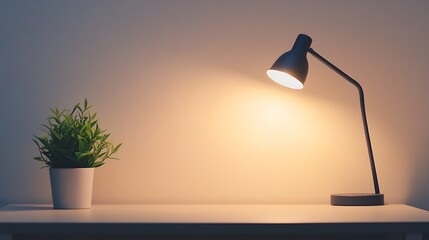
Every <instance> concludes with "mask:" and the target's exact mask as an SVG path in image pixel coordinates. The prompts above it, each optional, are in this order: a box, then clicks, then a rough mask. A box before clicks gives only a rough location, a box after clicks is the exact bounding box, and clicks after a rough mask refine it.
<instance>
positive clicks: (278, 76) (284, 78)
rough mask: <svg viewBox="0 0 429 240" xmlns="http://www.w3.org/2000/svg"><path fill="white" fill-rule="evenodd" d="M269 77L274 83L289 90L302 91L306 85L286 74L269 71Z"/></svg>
mask: <svg viewBox="0 0 429 240" xmlns="http://www.w3.org/2000/svg"><path fill="white" fill-rule="evenodd" d="M267 75H268V76H269V77H270V78H271V80H273V81H274V82H276V83H278V84H280V85H282V86H285V87H288V88H293V89H302V88H303V87H304V85H303V84H302V83H301V82H300V81H299V80H298V79H296V78H294V77H292V76H291V75H289V74H287V73H285V72H281V71H277V70H272V69H269V70H268V71H267Z"/></svg>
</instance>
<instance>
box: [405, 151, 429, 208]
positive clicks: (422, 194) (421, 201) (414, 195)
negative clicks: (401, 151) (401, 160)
mask: <svg viewBox="0 0 429 240" xmlns="http://www.w3.org/2000/svg"><path fill="white" fill-rule="evenodd" d="M428 158H429V150H428V149H427V148H426V149H424V151H422V152H421V153H420V154H418V156H417V159H416V160H415V171H414V175H413V179H412V181H411V184H412V185H410V187H409V189H410V192H409V193H408V199H407V202H406V203H407V204H410V205H411V206H415V207H418V208H422V209H425V210H428V211H429V186H428V169H429V159H428Z"/></svg>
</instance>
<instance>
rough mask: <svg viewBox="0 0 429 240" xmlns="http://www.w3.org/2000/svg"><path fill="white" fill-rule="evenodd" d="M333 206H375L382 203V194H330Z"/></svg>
mask: <svg viewBox="0 0 429 240" xmlns="http://www.w3.org/2000/svg"><path fill="white" fill-rule="evenodd" d="M331 205H334V206H375V205H384V194H381V193H380V194H375V193H341V194H332V195H331Z"/></svg>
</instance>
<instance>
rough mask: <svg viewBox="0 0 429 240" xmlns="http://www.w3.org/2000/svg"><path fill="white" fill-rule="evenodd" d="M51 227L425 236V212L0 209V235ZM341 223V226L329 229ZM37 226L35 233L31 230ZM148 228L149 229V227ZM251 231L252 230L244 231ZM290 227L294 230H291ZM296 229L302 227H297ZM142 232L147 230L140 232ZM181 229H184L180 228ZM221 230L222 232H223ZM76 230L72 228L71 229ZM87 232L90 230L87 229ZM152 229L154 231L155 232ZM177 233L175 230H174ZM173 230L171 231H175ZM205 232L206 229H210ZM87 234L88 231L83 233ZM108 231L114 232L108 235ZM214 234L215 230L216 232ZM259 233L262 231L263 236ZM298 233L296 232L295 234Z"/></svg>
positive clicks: (394, 208)
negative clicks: (416, 233)
mask: <svg viewBox="0 0 429 240" xmlns="http://www.w3.org/2000/svg"><path fill="white" fill-rule="evenodd" d="M52 224H55V226H56V227H57V228H56V229H54V230H58V231H60V230H61V229H62V231H67V229H68V227H70V226H72V225H74V226H80V227H81V228H85V227H86V226H87V225H91V226H95V225H98V227H100V228H103V227H105V228H106V229H105V230H112V229H114V228H115V227H116V229H117V230H119V227H118V225H120V226H121V227H124V226H127V231H131V232H133V231H134V232H144V231H146V230H147V231H149V230H150V231H152V230H153V229H154V228H153V227H154V226H155V227H158V230H159V231H164V230H166V229H162V228H160V226H169V228H168V230H171V229H174V228H171V227H172V226H173V225H180V226H181V227H180V229H185V228H186V225H193V227H192V228H189V229H188V230H195V229H197V228H195V226H203V225H204V226H205V228H204V230H207V226H215V227H216V226H221V225H222V226H223V229H227V230H228V229H229V230H234V231H235V230H237V229H233V228H231V226H232V227H235V226H239V225H241V228H240V229H239V230H240V231H241V230H243V231H248V230H249V229H252V231H256V230H257V228H255V226H270V228H269V229H267V228H261V231H262V230H263V231H268V230H270V231H271V230H276V231H277V230H279V231H280V230H281V231H285V232H290V231H291V230H293V231H295V230H296V229H301V230H299V231H309V230H313V229H315V226H317V229H316V230H317V231H319V230H322V231H324V229H325V228H326V231H328V230H329V231H330V230H335V231H346V230H347V231H357V230H359V231H368V232H374V231H375V232H376V231H398V232H403V231H419V232H424V231H428V232H429V212H428V211H425V210H421V209H418V208H414V207H411V206H407V205H401V204H390V205H384V206H371V207H342V206H331V205H93V206H92V208H91V209H84V210H54V209H52V206H51V205H34V204H25V205H21V204H11V205H7V206H5V207H3V208H0V233H1V232H21V231H23V232H28V231H30V230H31V231H32V230H34V229H38V230H40V231H42V230H43V229H45V230H46V231H47V230H49V229H51V230H52V226H51V225H52ZM338 224H342V225H344V226H345V227H341V228H338V227H336V228H334V227H333V226H338ZM35 225H37V228H35V227H34V226H35ZM374 225H377V228H371V226H374ZM148 226H150V227H148ZM243 226H244V227H243ZM245 226H251V227H252V228H250V227H249V228H248V229H247V228H246V227H245ZM290 226H293V228H291V227H290ZM297 226H301V228H297ZM145 227H146V230H145ZM183 227H185V228H183ZM225 227H226V228H225ZM75 229H76V228H75ZM88 229H89V228H88ZM155 229H156V228H155ZM178 229H179V228H178ZM178 229H176V230H178ZM209 230H210V229H209ZM88 231H90V230H88ZM112 231H113V230H112ZM216 231H217V230H216ZM263 231H262V232H263ZM296 231H298V230H296Z"/></svg>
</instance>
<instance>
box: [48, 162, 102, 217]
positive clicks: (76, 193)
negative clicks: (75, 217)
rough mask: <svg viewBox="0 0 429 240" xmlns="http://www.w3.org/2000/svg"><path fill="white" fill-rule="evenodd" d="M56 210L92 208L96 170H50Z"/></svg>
mask: <svg viewBox="0 0 429 240" xmlns="http://www.w3.org/2000/svg"><path fill="white" fill-rule="evenodd" d="M49 175H50V177H51V190H52V200H53V203H54V208H56V209H81V208H91V201H92V183H93V179H94V168H49Z"/></svg>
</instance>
